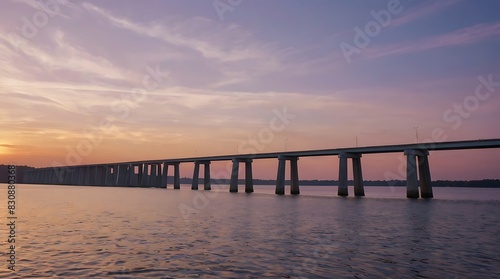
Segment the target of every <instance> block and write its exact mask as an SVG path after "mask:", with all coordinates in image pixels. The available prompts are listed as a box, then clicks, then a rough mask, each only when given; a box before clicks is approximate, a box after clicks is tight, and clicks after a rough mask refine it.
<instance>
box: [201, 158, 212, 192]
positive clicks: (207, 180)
mask: <svg viewBox="0 0 500 279" xmlns="http://www.w3.org/2000/svg"><path fill="white" fill-rule="evenodd" d="M204 165H205V167H204V171H205V174H204V175H203V182H205V183H204V185H203V190H212V187H211V181H210V161H207V162H205V163H204Z"/></svg>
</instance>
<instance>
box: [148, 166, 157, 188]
mask: <svg viewBox="0 0 500 279" xmlns="http://www.w3.org/2000/svg"><path fill="white" fill-rule="evenodd" d="M157 169H158V164H151V174H150V176H149V185H148V186H151V187H152V186H156V178H157Z"/></svg>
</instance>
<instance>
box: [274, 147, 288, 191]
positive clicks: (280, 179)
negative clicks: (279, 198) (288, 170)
mask: <svg viewBox="0 0 500 279" xmlns="http://www.w3.org/2000/svg"><path fill="white" fill-rule="evenodd" d="M285 167H286V158H285V157H282V156H280V157H278V175H277V177H276V190H275V194H276V195H284V194H285Z"/></svg>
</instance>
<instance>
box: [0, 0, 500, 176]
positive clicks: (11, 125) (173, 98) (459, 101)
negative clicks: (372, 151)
mask: <svg viewBox="0 0 500 279" xmlns="http://www.w3.org/2000/svg"><path fill="white" fill-rule="evenodd" d="M40 3H42V4H44V3H45V5H41V4H40ZM498 11H500V2H498V1H493V0H490V1H472V0H470V1H466V0H458V1H455V0H449V1H410V0H401V1H394V0H389V1H347V0H345V1H329V0H324V1H319V0H318V1H314V0H308V1H306V0H303V1H297V0H289V1H284V0H268V1H256V0H253V1H251V0H231V1H229V0H216V1H211V0H210V1H201V0H170V1H159V0H158V1H132V0H126V1H69V0H41V1H31V0H13V1H2V2H1V3H0V71H1V73H0V133H1V137H0V163H16V164H28V165H33V166H52V165H68V164H69V165H72V164H75V163H78V164H80V163H82V164H83V163H104V162H115V161H130V160H142V159H161V158H177V157H191V156H204V155H220V154H234V153H246V152H270V151H284V150H285V149H286V150H307V149H319V148H337V147H349V146H355V145H356V139H357V142H358V145H359V146H364V145H384V144H400V143H413V142H415V141H416V132H417V131H418V136H419V141H421V142H422V141H451V140H469V139H481V138H482V139H486V138H500V131H499V128H500V125H499V124H498V123H499V122H498V121H499V119H500V63H499V57H500V55H499V54H500V51H499V50H500V14H499V13H498ZM416 127H418V128H416ZM402 157H403V156H402V154H391V155H370V156H365V157H363V171H364V176H365V178H367V179H384V178H387V174H388V173H395V174H398V173H399V170H398V169H399V167H400V165H401V163H400V160H401V158H402ZM499 158H500V150H486V151H447V152H435V153H431V157H430V163H431V169H432V175H433V179H482V178H500V165H499V164H498V163H497V161H498V159H499ZM337 161H338V160H337V158H332V157H329V158H314V159H311V158H308V159H305V158H304V159H301V160H300V161H299V169H300V170H299V171H300V178H303V179H337V166H338V162H337ZM190 167H191V166H184V167H183V171H185V172H184V173H183V174H182V175H183V176H188V175H189V174H188V173H187V171H190ZM213 167H214V169H218V168H219V169H225V168H226V165H225V163H221V164H213ZM276 167H277V162H275V161H274V160H269V161H262V162H255V168H256V170H255V175H254V176H255V177H257V178H274V177H275V175H276Z"/></svg>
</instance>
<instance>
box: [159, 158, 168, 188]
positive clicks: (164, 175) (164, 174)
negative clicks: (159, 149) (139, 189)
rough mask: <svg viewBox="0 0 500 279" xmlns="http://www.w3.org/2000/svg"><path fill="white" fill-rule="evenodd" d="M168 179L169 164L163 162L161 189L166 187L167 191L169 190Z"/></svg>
mask: <svg viewBox="0 0 500 279" xmlns="http://www.w3.org/2000/svg"><path fill="white" fill-rule="evenodd" d="M160 166H161V165H160ZM167 178H168V164H167V163H165V162H163V169H162V173H161V179H160V187H165V189H167Z"/></svg>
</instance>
